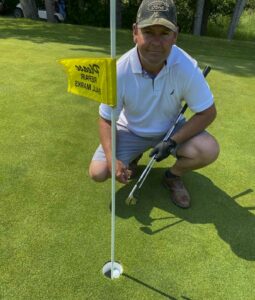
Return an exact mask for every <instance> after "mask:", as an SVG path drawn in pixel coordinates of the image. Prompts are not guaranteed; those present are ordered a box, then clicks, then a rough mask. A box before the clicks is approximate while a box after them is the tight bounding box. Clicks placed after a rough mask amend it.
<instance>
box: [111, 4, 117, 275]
mask: <svg viewBox="0 0 255 300" xmlns="http://www.w3.org/2000/svg"><path fill="white" fill-rule="evenodd" d="M110 23H111V24H110V29H111V58H112V59H115V57H116V0H111V3H110ZM115 111H116V108H115V107H113V108H112V113H111V123H112V126H111V128H112V224H111V226H112V234H111V279H113V278H114V277H115V276H114V267H115V191H116V179H115V167H116V117H115ZM117 275H118V274H117Z"/></svg>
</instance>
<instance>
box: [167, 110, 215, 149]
mask: <svg viewBox="0 0 255 300" xmlns="http://www.w3.org/2000/svg"><path fill="white" fill-rule="evenodd" d="M215 118H216V108H215V106H214V105H213V106H211V107H210V108H208V109H206V110H205V111H203V112H201V113H197V114H195V115H193V116H192V117H191V118H190V119H189V120H188V121H187V123H186V124H184V126H183V127H182V128H181V129H180V130H179V131H178V132H177V133H176V134H174V135H173V136H172V139H173V140H174V141H175V142H176V143H177V144H180V143H183V142H185V141H187V140H188V139H190V138H191V137H192V136H194V135H196V134H198V133H200V132H202V131H203V130H205V129H206V128H207V127H208V126H209V125H210V124H211V123H212V122H213V120H214V119H215Z"/></svg>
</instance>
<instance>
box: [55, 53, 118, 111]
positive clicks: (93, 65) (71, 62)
mask: <svg viewBox="0 0 255 300" xmlns="http://www.w3.org/2000/svg"><path fill="white" fill-rule="evenodd" d="M60 63H61V64H63V65H64V66H65V70H66V72H67V75H68V92H70V93H73V94H76V95H80V96H84V97H87V98H89V99H92V100H95V101H98V102H101V103H105V104H107V105H109V106H116V103H117V99H116V98H117V97H116V85H117V84H116V59H112V58H74V59H68V58H67V59H62V60H60Z"/></svg>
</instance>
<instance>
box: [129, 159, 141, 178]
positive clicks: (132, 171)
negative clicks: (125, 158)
mask: <svg viewBox="0 0 255 300" xmlns="http://www.w3.org/2000/svg"><path fill="white" fill-rule="evenodd" d="M142 156H143V154H140V155H139V156H137V157H136V158H135V159H134V160H133V161H131V163H130V164H129V165H128V179H133V178H135V177H136V175H137V164H138V162H139V160H140V159H141V158H142Z"/></svg>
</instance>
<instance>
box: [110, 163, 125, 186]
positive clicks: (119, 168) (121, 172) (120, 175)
mask: <svg viewBox="0 0 255 300" xmlns="http://www.w3.org/2000/svg"><path fill="white" fill-rule="evenodd" d="M115 167H116V169H115V170H116V171H115V177H116V180H118V181H119V182H120V183H124V184H127V183H128V171H127V169H128V168H127V167H126V166H125V165H124V164H123V163H122V162H121V161H120V160H116V166H115ZM108 169H109V171H110V173H111V172H112V164H111V162H110V163H108Z"/></svg>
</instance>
